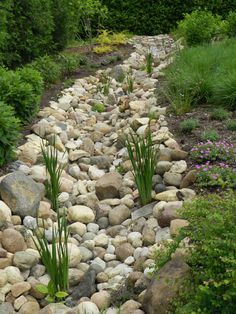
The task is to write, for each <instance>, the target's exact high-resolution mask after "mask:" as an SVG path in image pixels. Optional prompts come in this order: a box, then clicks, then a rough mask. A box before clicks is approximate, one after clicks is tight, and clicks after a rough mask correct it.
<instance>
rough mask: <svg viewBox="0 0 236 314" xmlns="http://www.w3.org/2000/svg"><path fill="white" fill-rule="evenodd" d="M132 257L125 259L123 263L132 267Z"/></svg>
mask: <svg viewBox="0 0 236 314" xmlns="http://www.w3.org/2000/svg"><path fill="white" fill-rule="evenodd" d="M134 261H135V260H134V257H133V256H129V257H127V258H126V259H125V261H124V263H125V264H127V265H132V264H133V263H134Z"/></svg>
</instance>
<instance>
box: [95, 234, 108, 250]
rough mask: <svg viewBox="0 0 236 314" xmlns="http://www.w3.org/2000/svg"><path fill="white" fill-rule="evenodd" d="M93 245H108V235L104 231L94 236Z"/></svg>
mask: <svg viewBox="0 0 236 314" xmlns="http://www.w3.org/2000/svg"><path fill="white" fill-rule="evenodd" d="M94 241H95V245H96V246H101V247H107V245H108V236H107V235H106V234H104V233H101V234H98V235H97V236H96V237H95V238H94Z"/></svg>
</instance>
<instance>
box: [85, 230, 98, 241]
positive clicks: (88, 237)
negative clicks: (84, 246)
mask: <svg viewBox="0 0 236 314" xmlns="http://www.w3.org/2000/svg"><path fill="white" fill-rule="evenodd" d="M95 236H96V234H94V233H93V232H86V233H85V234H84V235H83V241H87V240H94V238H95Z"/></svg>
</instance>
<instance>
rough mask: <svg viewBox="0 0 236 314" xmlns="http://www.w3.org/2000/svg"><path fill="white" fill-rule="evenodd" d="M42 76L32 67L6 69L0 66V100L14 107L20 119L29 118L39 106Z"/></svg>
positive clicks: (25, 119)
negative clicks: (15, 69) (14, 69)
mask: <svg viewBox="0 0 236 314" xmlns="http://www.w3.org/2000/svg"><path fill="white" fill-rule="evenodd" d="M42 87H43V84H42V78H41V76H40V74H39V73H38V72H37V71H35V70H33V69H19V70H17V71H15V72H14V71H7V70H5V69H3V68H0V100H1V101H4V102H5V103H6V104H9V105H11V106H13V107H14V108H15V111H16V114H17V116H19V117H20V119H21V120H22V121H29V120H31V119H32V118H33V117H34V115H35V114H36V113H37V111H38V108H39V101H40V96H41V93H42Z"/></svg>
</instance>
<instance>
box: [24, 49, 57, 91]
mask: <svg viewBox="0 0 236 314" xmlns="http://www.w3.org/2000/svg"><path fill="white" fill-rule="evenodd" d="M29 67H31V68H33V69H36V70H37V71H38V72H39V73H40V74H41V76H42V78H43V81H44V84H45V86H49V85H50V84H53V83H56V82H57V81H58V80H59V79H60V77H61V69H60V65H59V64H58V63H56V62H55V61H54V60H53V58H52V57H50V56H48V55H45V56H43V57H39V58H37V59H36V60H34V61H33V62H32V63H31V64H30V65H29Z"/></svg>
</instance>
